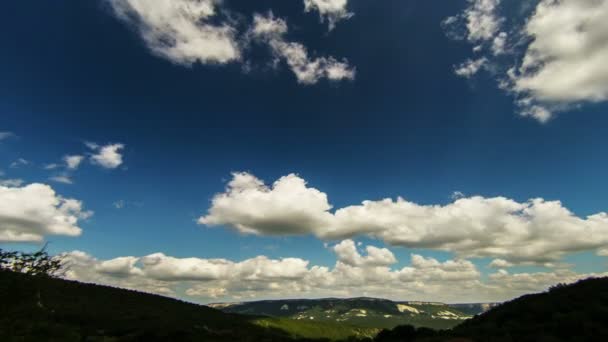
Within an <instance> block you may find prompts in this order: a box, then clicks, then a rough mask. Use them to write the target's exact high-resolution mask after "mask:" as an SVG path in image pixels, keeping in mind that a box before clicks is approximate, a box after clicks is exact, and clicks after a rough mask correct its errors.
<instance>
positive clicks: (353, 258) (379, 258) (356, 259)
mask: <svg viewBox="0 0 608 342" xmlns="http://www.w3.org/2000/svg"><path fill="white" fill-rule="evenodd" d="M333 250H334V252H335V253H336V256H337V257H338V260H339V261H341V262H343V263H345V264H347V265H350V266H390V265H392V264H394V263H396V262H397V259H395V256H394V255H393V253H392V252H391V251H390V250H388V249H386V248H377V247H374V246H367V248H366V252H367V256H361V254H359V252H358V251H357V247H356V246H355V242H354V241H353V240H344V241H342V242H340V243H339V244H337V245H335V246H334V247H333Z"/></svg>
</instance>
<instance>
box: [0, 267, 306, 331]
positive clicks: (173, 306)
mask: <svg viewBox="0 0 608 342" xmlns="http://www.w3.org/2000/svg"><path fill="white" fill-rule="evenodd" d="M0 303H1V305H0V341H62V342H63V341H295V340H297V339H296V338H293V334H290V333H288V332H285V331H283V330H280V329H277V328H275V327H273V326H267V327H264V326H261V325H259V324H256V323H255V322H253V321H252V318H251V317H245V316H239V315H235V314H228V313H224V312H222V311H219V310H215V309H212V308H208V307H205V306H201V305H195V304H191V303H186V302H182V301H179V300H175V299H170V298H166V297H162V296H156V295H151V294H144V293H140V292H136V291H129V290H123V289H116V288H112V287H107V286H99V285H92V284H83V283H79V282H73V281H66V280H61V279H53V278H46V277H32V276H28V275H24V274H20V273H13V272H9V271H0ZM303 340H304V339H302V341H303Z"/></svg>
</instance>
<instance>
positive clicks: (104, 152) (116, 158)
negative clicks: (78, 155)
mask: <svg viewBox="0 0 608 342" xmlns="http://www.w3.org/2000/svg"><path fill="white" fill-rule="evenodd" d="M87 146H88V147H89V148H90V149H92V150H93V152H94V153H93V154H92V155H91V157H90V160H91V163H93V164H95V165H99V166H101V167H103V168H106V169H115V168H117V167H119V166H120V165H122V163H123V158H122V154H121V150H123V149H124V148H125V145H123V144H108V145H105V146H99V145H97V144H92V143H88V144H87Z"/></svg>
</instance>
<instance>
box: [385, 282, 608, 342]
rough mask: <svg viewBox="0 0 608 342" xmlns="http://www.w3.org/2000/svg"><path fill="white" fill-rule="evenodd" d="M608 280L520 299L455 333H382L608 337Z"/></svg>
mask: <svg viewBox="0 0 608 342" xmlns="http://www.w3.org/2000/svg"><path fill="white" fill-rule="evenodd" d="M606 317H608V278H591V279H586V280H581V281H579V282H577V283H574V284H571V285H557V286H554V287H553V288H551V289H550V290H549V291H547V292H544V293H538V294H531V295H525V296H522V297H519V298H517V299H514V300H512V301H510V302H507V303H504V304H502V305H499V306H497V307H495V308H493V309H491V310H489V311H488V312H486V313H483V314H481V315H478V316H476V317H474V318H472V319H470V320H468V321H466V322H464V323H462V324H460V325H459V326H457V327H455V328H454V329H453V330H450V331H443V332H431V331H427V330H420V331H418V330H416V329H414V327H407V326H402V327H398V328H396V329H394V330H392V331H388V330H387V331H383V332H382V333H380V334H379V335H378V336H377V337H376V341H378V342H389V341H400V342H403V341H429V342H430V341H462V342H466V341H476V342H485V341H499V342H515V341H517V342H527V341H530V342H533V341H534V342H535V341H547V342H552V341H556V342H557V341H608V324H606V322H607V319H606Z"/></svg>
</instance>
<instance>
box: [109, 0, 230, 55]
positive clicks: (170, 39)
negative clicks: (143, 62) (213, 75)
mask: <svg viewBox="0 0 608 342" xmlns="http://www.w3.org/2000/svg"><path fill="white" fill-rule="evenodd" d="M108 1H109V3H110V4H111V6H112V8H113V9H114V12H115V13H116V15H117V17H118V18H120V19H121V20H122V21H124V22H126V23H127V24H129V25H131V26H133V27H135V28H136V29H137V30H138V32H139V34H140V35H141V37H142V39H143V40H144V41H145V43H146V45H147V47H148V48H149V49H150V50H151V51H152V52H153V53H154V54H156V55H158V56H160V57H163V58H165V59H167V60H169V61H171V62H173V63H176V64H182V65H192V64H193V63H196V62H198V63H202V64H209V63H215V64H225V63H228V62H232V61H236V60H238V59H239V58H240V54H241V52H240V47H239V44H238V41H237V38H236V29H235V28H234V27H233V26H232V25H231V24H230V23H229V21H228V20H221V19H222V17H221V15H220V14H219V12H220V5H221V4H222V1H221V0H156V1H149V0H108ZM218 18H219V19H220V23H216V22H217V20H218Z"/></svg>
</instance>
